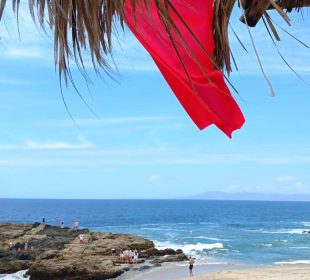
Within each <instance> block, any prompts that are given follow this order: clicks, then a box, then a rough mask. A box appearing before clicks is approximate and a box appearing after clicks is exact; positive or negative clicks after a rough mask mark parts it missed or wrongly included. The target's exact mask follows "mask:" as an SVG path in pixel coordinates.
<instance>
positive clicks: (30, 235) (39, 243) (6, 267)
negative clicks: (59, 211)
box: [0, 223, 184, 280]
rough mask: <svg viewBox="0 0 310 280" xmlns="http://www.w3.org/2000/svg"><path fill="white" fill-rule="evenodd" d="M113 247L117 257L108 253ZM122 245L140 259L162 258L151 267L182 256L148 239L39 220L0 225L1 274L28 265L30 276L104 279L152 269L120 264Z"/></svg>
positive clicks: (59, 279) (48, 279)
mask: <svg viewBox="0 0 310 280" xmlns="http://www.w3.org/2000/svg"><path fill="white" fill-rule="evenodd" d="M80 234H83V236H84V242H83V243H82V244H80V241H79V235H80ZM112 249H114V250H115V252H116V255H115V256H111V251H112ZM124 249H131V250H134V249H136V250H138V251H139V257H140V258H139V259H138V263H143V262H144V261H145V259H150V258H154V257H160V258H159V261H157V260H156V261H155V260H154V265H160V263H162V262H168V261H178V260H184V257H181V256H184V254H182V251H175V250H172V249H165V250H157V249H156V248H155V247H154V243H153V242H152V241H150V240H147V239H144V238H142V237H139V236H134V235H130V234H113V233H92V232H90V231H89V230H88V229H80V230H71V229H69V228H60V227H56V226H51V225H45V224H39V223H35V224H33V225H13V224H9V223H6V224H0V273H13V272H16V271H19V270H25V269H28V272H27V273H28V275H30V279H31V280H42V279H44V280H64V279H66V280H96V279H98V280H99V279H100V280H103V279H111V278H115V277H117V276H119V275H121V274H122V273H124V272H125V271H127V270H130V269H133V268H135V267H136V268H138V270H144V269H148V268H150V267H151V266H149V265H143V266H139V265H138V266H136V265H134V264H123V263H121V262H120V260H119V258H118V255H119V252H120V251H121V250H124Z"/></svg>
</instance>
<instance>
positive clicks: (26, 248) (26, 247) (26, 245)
mask: <svg viewBox="0 0 310 280" xmlns="http://www.w3.org/2000/svg"><path fill="white" fill-rule="evenodd" d="M28 245H29V244H28V240H27V241H26V242H25V251H28Z"/></svg>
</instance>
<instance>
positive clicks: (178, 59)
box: [125, 0, 245, 137]
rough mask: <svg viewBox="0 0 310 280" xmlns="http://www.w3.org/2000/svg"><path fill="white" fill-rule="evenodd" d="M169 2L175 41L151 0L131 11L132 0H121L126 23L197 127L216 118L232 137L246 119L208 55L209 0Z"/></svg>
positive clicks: (210, 36) (210, 52)
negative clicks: (175, 28) (175, 27)
mask: <svg viewBox="0 0 310 280" xmlns="http://www.w3.org/2000/svg"><path fill="white" fill-rule="evenodd" d="M170 2H171V4H172V7H170V8H169V15H170V17H171V18H172V19H173V20H174V22H175V23H176V26H177V29H178V31H179V32H180V34H181V37H180V36H179V35H178V34H177V32H175V31H174V30H171V33H170V34H171V35H172V36H173V38H174V40H173V41H174V44H173V43H172V42H171V40H170V38H169V36H168V35H169V33H168V32H167V29H166V28H165V26H164V25H163V23H162V22H161V21H160V18H159V15H158V12H157V9H156V5H155V1H150V7H149V10H148V9H147V7H146V6H145V4H144V1H141V5H140V4H136V6H135V15H134V13H133V10H132V6H131V1H129V0H126V1H125V17H126V22H127V25H128V26H129V28H130V29H131V31H132V32H133V33H134V35H135V36H136V37H137V39H138V40H139V41H140V42H141V44H142V45H143V46H144V48H145V49H146V50H147V51H148V52H149V53H150V55H151V56H152V58H153V60H154V61H155V63H156V65H157V66H158V68H159V70H160V71H161V73H162V74H163V76H164V78H165V79H166V81H167V83H168V84H169V86H170V88H171V89H172V90H173V92H174V94H175V95H176V97H177V98H178V99H179V101H180V102H181V104H182V106H183V107H184V109H185V110H186V112H187V113H188V114H189V116H190V117H191V118H192V120H193V121H194V122H195V124H196V125H197V126H198V127H199V129H204V128H205V127H207V126H209V125H211V124H215V125H216V126H217V127H218V128H220V129H221V130H222V131H223V132H224V133H226V134H227V135H228V136H229V137H231V134H232V132H233V131H234V130H236V129H239V128H240V127H241V126H242V125H243V123H244V121H245V120H244V117H243V115H242V113H241V111H240V109H239V107H238V105H237V103H236V102H235V100H234V99H233V98H232V96H231V94H230V92H229V89H228V87H227V86H226V84H225V82H224V78H223V74H222V73H221V72H220V71H216V70H214V64H213V62H212V60H211V58H212V57H213V50H214V39H213V33H212V21H213V0H195V1H192V0H191V1H187V0H170ZM190 3H192V4H190ZM174 9H175V10H174ZM179 16H181V17H182V19H183V20H184V22H185V23H186V25H187V27H186V25H185V24H184V22H182V21H181V20H180V17H179ZM188 27H189V29H190V30H189V29H188ZM191 32H192V33H191ZM193 34H195V35H194V36H193ZM195 37H196V38H197V39H198V41H197V40H196V39H195ZM182 40H184V41H182ZM184 42H185V43H184ZM202 46H203V47H202ZM206 52H207V53H206Z"/></svg>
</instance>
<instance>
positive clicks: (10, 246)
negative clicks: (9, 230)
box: [9, 241, 13, 252]
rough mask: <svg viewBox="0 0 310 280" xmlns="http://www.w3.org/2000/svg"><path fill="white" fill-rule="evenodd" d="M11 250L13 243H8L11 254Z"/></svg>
mask: <svg viewBox="0 0 310 280" xmlns="http://www.w3.org/2000/svg"><path fill="white" fill-rule="evenodd" d="M12 250H13V242H12V241H10V243H9V252H11V251H12Z"/></svg>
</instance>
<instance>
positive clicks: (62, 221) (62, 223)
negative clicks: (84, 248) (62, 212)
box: [60, 220, 65, 228]
mask: <svg viewBox="0 0 310 280" xmlns="http://www.w3.org/2000/svg"><path fill="white" fill-rule="evenodd" d="M64 227H65V221H64V220H61V222H60V228H64Z"/></svg>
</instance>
